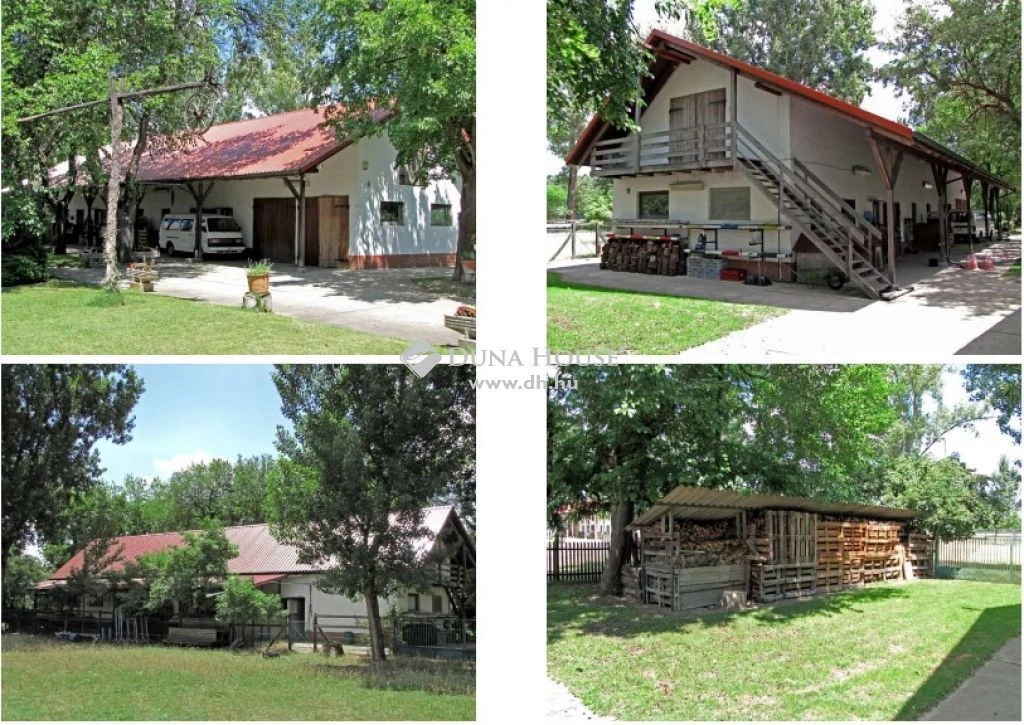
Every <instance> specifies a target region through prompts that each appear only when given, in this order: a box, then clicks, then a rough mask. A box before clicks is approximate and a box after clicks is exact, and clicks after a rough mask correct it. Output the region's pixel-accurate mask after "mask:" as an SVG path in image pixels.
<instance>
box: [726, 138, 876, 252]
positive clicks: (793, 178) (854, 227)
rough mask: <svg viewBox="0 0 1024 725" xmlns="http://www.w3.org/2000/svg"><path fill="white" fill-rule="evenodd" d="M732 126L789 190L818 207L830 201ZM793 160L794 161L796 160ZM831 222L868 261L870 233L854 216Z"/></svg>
mask: <svg viewBox="0 0 1024 725" xmlns="http://www.w3.org/2000/svg"><path fill="white" fill-rule="evenodd" d="M734 125H735V127H736V130H737V139H738V140H739V141H741V142H745V143H746V144H747V145H748V146H750V147H751V148H753V150H754V151H755V152H757V153H758V154H759V155H760V157H761V159H762V160H765V161H769V160H770V161H772V162H774V164H775V166H777V167H778V168H779V175H780V177H789V179H790V181H789V185H790V187H791V188H793V189H799V190H800V191H802V192H803V193H804V196H806V197H808V201H809V200H810V199H811V198H812V197H814V201H816V202H817V203H818V204H819V205H822V203H823V202H824V203H829V202H830V201H831V200H830V199H829V198H828V197H827V196H825V195H823V194H822V193H821V191H819V190H818V189H816V188H814V186H812V185H811V184H809V183H807V182H806V181H805V180H804V179H801V178H800V177H799V176H798V175H797V174H796V173H795V172H794V171H793V170H792V169H791V168H789V167H788V166H786V165H785V164H784V163H782V160H781V159H779V157H777V156H776V155H775V154H774V153H772V152H771V151H770V150H769V149H768V148H767V147H766V146H765V145H764V144H763V143H761V142H760V141H758V140H757V138H755V137H754V136H753V134H751V133H750V132H749V131H747V129H746V128H744V127H743V126H742V125H741V124H740V123H738V122H737V123H735V124H734ZM793 160H794V161H796V159H793ZM780 181H785V179H784V178H780ZM794 182H795V183H794ZM832 221H833V222H835V223H837V224H839V225H841V226H842V227H844V228H845V229H846V232H847V233H848V234H851V233H852V234H853V235H854V237H855V246H856V247H858V249H857V251H858V253H859V254H861V255H862V256H864V257H866V258H867V259H868V260H870V259H871V232H868V233H867V235H865V232H864V230H863V229H862V228H861V227H860V226H859V225H858V224H857V221H856V216H855V217H854V220H852V221H851V220H850V219H848V218H847V217H846V216H844V215H842V214H838V215H836V217H834V218H833V219H832ZM867 226H868V225H867V223H866V222H865V227H867ZM874 231H875V232H876V233H879V234H880V232H878V230H877V229H875V230H874Z"/></svg>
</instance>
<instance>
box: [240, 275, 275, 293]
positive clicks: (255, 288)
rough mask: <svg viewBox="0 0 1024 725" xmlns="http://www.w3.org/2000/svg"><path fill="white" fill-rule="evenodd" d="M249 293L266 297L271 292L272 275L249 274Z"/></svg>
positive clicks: (247, 276) (247, 277)
mask: <svg viewBox="0 0 1024 725" xmlns="http://www.w3.org/2000/svg"><path fill="white" fill-rule="evenodd" d="M245 278H246V279H247V280H248V281H249V291H250V292H252V293H253V294H258V295H265V294H267V293H268V292H269V291H270V274H269V273H267V274H248V275H246V276H245Z"/></svg>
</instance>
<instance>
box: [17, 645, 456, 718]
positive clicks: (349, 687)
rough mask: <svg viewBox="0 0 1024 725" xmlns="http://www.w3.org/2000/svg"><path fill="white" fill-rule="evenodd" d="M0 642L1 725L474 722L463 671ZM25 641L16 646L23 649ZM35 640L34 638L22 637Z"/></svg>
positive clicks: (449, 666) (442, 665)
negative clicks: (75, 723) (14, 724)
mask: <svg viewBox="0 0 1024 725" xmlns="http://www.w3.org/2000/svg"><path fill="white" fill-rule="evenodd" d="M19 637H20V635H6V636H4V652H3V664H2V668H3V707H2V716H3V719H4V720H472V719H473V718H474V717H475V696H474V694H473V689H474V685H473V677H474V676H473V672H472V670H471V669H468V668H467V667H466V665H464V664H456V663H447V662H434V661H431V660H392V661H390V662H388V663H385V666H384V667H382V668H372V667H370V666H369V664H368V663H367V662H366V661H365V660H361V659H359V658H354V657H353V656H351V655H348V656H346V657H344V658H340V659H339V658H332V659H330V660H328V659H325V658H324V657H323V656H322V655H315V654H312V653H306V654H285V655H282V656H281V657H277V658H272V659H265V658H263V657H261V656H260V655H259V654H255V653H251V652H248V653H232V652H228V651H226V650H198V649H186V648H170V647H162V646H159V645H154V646H146V647H115V646H108V645H92V644H56V643H51V642H46V643H43V644H39V643H38V642H32V643H31V645H30V646H28V647H24V648H23V647H18V646H15V645H16V642H15V641H14V640H16V639H17V638H19ZM24 639H26V638H22V640H24ZM27 639H31V640H34V639H35V638H27Z"/></svg>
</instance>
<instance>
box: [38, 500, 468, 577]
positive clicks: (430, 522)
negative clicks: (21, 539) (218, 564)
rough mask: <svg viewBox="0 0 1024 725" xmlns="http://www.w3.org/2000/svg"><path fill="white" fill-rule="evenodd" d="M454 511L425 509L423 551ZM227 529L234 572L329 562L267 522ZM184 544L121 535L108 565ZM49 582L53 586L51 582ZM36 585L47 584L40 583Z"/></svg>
mask: <svg viewBox="0 0 1024 725" xmlns="http://www.w3.org/2000/svg"><path fill="white" fill-rule="evenodd" d="M452 511H453V509H452V507H451V506H431V507H428V508H425V509H423V526H424V527H425V528H426V529H427V530H429V531H430V534H431V535H430V536H428V537H425V538H424V539H423V540H421V541H419V542H417V544H416V547H417V549H418V550H419V551H420V552H421V553H426V552H428V551H429V550H430V549H431V548H432V547H433V545H434V542H435V541H436V537H437V535H438V534H439V533H440V532H441V530H442V529H443V528H444V526H445V524H446V523H447V521H448V518H449V516H450V515H451V513H452ZM224 533H225V535H226V536H227V538H228V541H230V542H231V543H232V544H234V545H235V546H237V547H238V556H236V557H235V558H234V559H232V560H231V561H229V562H228V571H230V572H231V573H233V574H253V575H254V574H263V575H266V574H282V575H284V574H299V573H304V572H316V571H323V570H324V569H326V568H327V567H326V566H310V565H308V564H300V563H299V555H298V551H297V550H296V549H295V547H294V546H289V545H288V544H282V543H281V542H279V541H278V540H277V539H275V538H274V537H273V536H272V535H271V533H270V529H269V527H268V526H267V525H266V524H250V525H248V526H226V527H224ZM184 545H185V538H184V537H183V536H182V535H181V534H180V533H174V532H171V533H163V534H141V535H138V536H119V537H118V538H117V539H115V540H114V542H113V543H112V544H111V548H110V549H109V550H108V551H109V552H111V553H112V552H114V551H117V549H118V547H121V553H120V558H119V559H118V561H116V562H114V563H113V564H112V565H111V566H110V567H109V570H110V571H123V570H124V566H125V564H126V563H129V562H135V561H137V560H138V558H139V557H140V556H143V555H145V554H155V553H156V552H159V551H164V550H166V549H169V548H171V547H180V546H184ZM84 560H85V553H84V549H83V550H82V551H79V552H78V553H76V554H75V555H74V556H73V557H71V558H70V559H68V561H66V562H65V563H64V564H63V565H62V566H61V567H60V568H59V569H57V571H55V572H54V573H53V574H52V575H51V576H50V579H49V580H48V581H51V582H52V581H54V580H61V579H67V578H68V577H69V576H70V575H71V573H72V572H73V571H75V570H77V569H81V568H82V564H83V562H84ZM268 581H269V580H268ZM43 584H46V582H43ZM47 586H52V584H48V585H47ZM36 588H37V589H38V588H45V587H42V585H40V586H37V587H36Z"/></svg>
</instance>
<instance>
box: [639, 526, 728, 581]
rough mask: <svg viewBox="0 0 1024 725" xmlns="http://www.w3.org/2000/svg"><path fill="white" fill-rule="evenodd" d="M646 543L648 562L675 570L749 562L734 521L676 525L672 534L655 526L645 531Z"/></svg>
mask: <svg viewBox="0 0 1024 725" xmlns="http://www.w3.org/2000/svg"><path fill="white" fill-rule="evenodd" d="M643 542H644V561H645V562H647V563H658V564H667V565H669V566H671V567H672V568H676V569H689V568H693V567H701V566H723V565H727V564H743V563H744V562H745V561H746V558H747V550H746V546H745V545H744V543H743V542H742V541H741V540H740V539H739V537H738V536H737V532H736V530H735V525H734V523H733V522H732V521H714V522H709V523H705V524H698V523H694V522H691V521H685V522H674V525H673V527H672V531H668V530H667V528H666V526H665V525H664V523H657V524H652V525H650V526H647V527H645V528H644V530H643Z"/></svg>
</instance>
